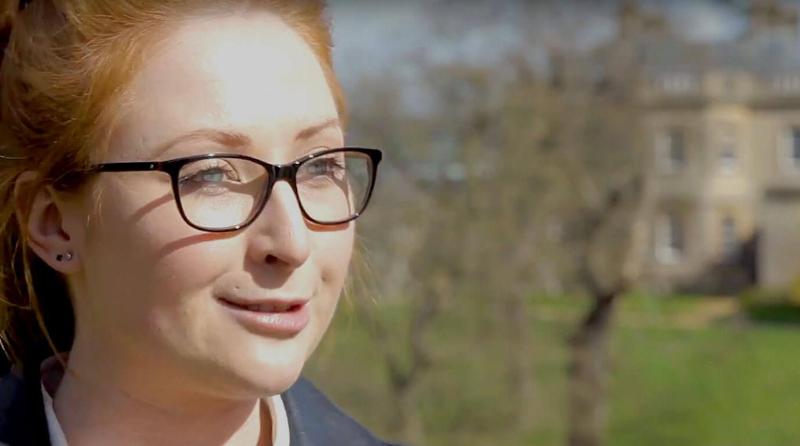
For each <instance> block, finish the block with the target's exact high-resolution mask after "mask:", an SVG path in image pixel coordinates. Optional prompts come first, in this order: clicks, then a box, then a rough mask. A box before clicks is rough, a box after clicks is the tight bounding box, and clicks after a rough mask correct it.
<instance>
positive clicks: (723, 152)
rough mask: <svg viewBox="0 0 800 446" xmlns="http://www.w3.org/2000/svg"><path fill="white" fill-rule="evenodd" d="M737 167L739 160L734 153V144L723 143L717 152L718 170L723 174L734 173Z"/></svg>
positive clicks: (731, 142) (731, 141) (733, 142)
mask: <svg viewBox="0 0 800 446" xmlns="http://www.w3.org/2000/svg"><path fill="white" fill-rule="evenodd" d="M738 167H739V158H738V154H737V153H736V142H735V141H733V140H732V139H731V140H727V141H724V142H723V143H722V147H721V148H720V152H719V168H720V169H721V170H722V171H723V172H724V173H733V172H736V169H737V168H738Z"/></svg>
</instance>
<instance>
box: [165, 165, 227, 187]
mask: <svg viewBox="0 0 800 446" xmlns="http://www.w3.org/2000/svg"><path fill="white" fill-rule="evenodd" d="M181 173H182V175H181V177H180V179H179V182H180V183H181V184H182V185H186V184H194V185H200V186H205V185H219V184H224V183H230V182H239V174H238V172H237V171H236V169H234V168H233V166H232V165H231V164H230V163H228V162H225V161H221V160H202V161H197V162H194V163H191V164H190V165H187V166H185V167H184V168H183V169H182V171H181Z"/></svg>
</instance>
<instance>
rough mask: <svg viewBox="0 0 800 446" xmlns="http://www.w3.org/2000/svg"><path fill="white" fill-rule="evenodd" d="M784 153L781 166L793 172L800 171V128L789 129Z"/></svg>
mask: <svg viewBox="0 0 800 446" xmlns="http://www.w3.org/2000/svg"><path fill="white" fill-rule="evenodd" d="M783 153H784V156H783V160H782V163H781V164H782V165H783V166H784V167H787V168H788V170H791V171H797V170H800V126H795V127H792V128H790V129H789V132H788V135H787V138H786V143H785V147H784V150H783Z"/></svg>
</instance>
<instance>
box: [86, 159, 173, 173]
mask: <svg viewBox="0 0 800 446" xmlns="http://www.w3.org/2000/svg"><path fill="white" fill-rule="evenodd" d="M93 170H95V171H96V172H143V171H150V170H163V163H158V162H146V161H144V162H132V163H105V164H97V165H95V166H94V168H93Z"/></svg>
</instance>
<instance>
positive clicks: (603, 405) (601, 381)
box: [568, 293, 618, 446]
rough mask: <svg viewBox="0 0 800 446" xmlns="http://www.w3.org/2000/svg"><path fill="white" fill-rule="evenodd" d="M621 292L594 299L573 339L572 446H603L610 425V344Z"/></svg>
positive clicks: (571, 380)
mask: <svg viewBox="0 0 800 446" xmlns="http://www.w3.org/2000/svg"><path fill="white" fill-rule="evenodd" d="M617 296H618V294H617V293H609V294H606V295H598V296H594V299H593V302H594V303H593V306H592V309H591V311H590V312H589V314H588V315H587V316H586V318H585V319H584V320H583V322H582V323H581V325H580V326H579V327H578V331H577V332H576V333H575V335H574V336H573V337H572V339H571V340H570V346H571V358H570V364H569V375H568V380H569V434H568V442H569V443H568V444H569V446H601V445H602V444H604V435H605V432H606V426H607V424H608V397H607V394H608V368H609V367H608V363H609V358H608V341H609V337H610V332H611V330H610V328H611V318H612V317H613V313H614V305H615V303H616V300H617Z"/></svg>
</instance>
